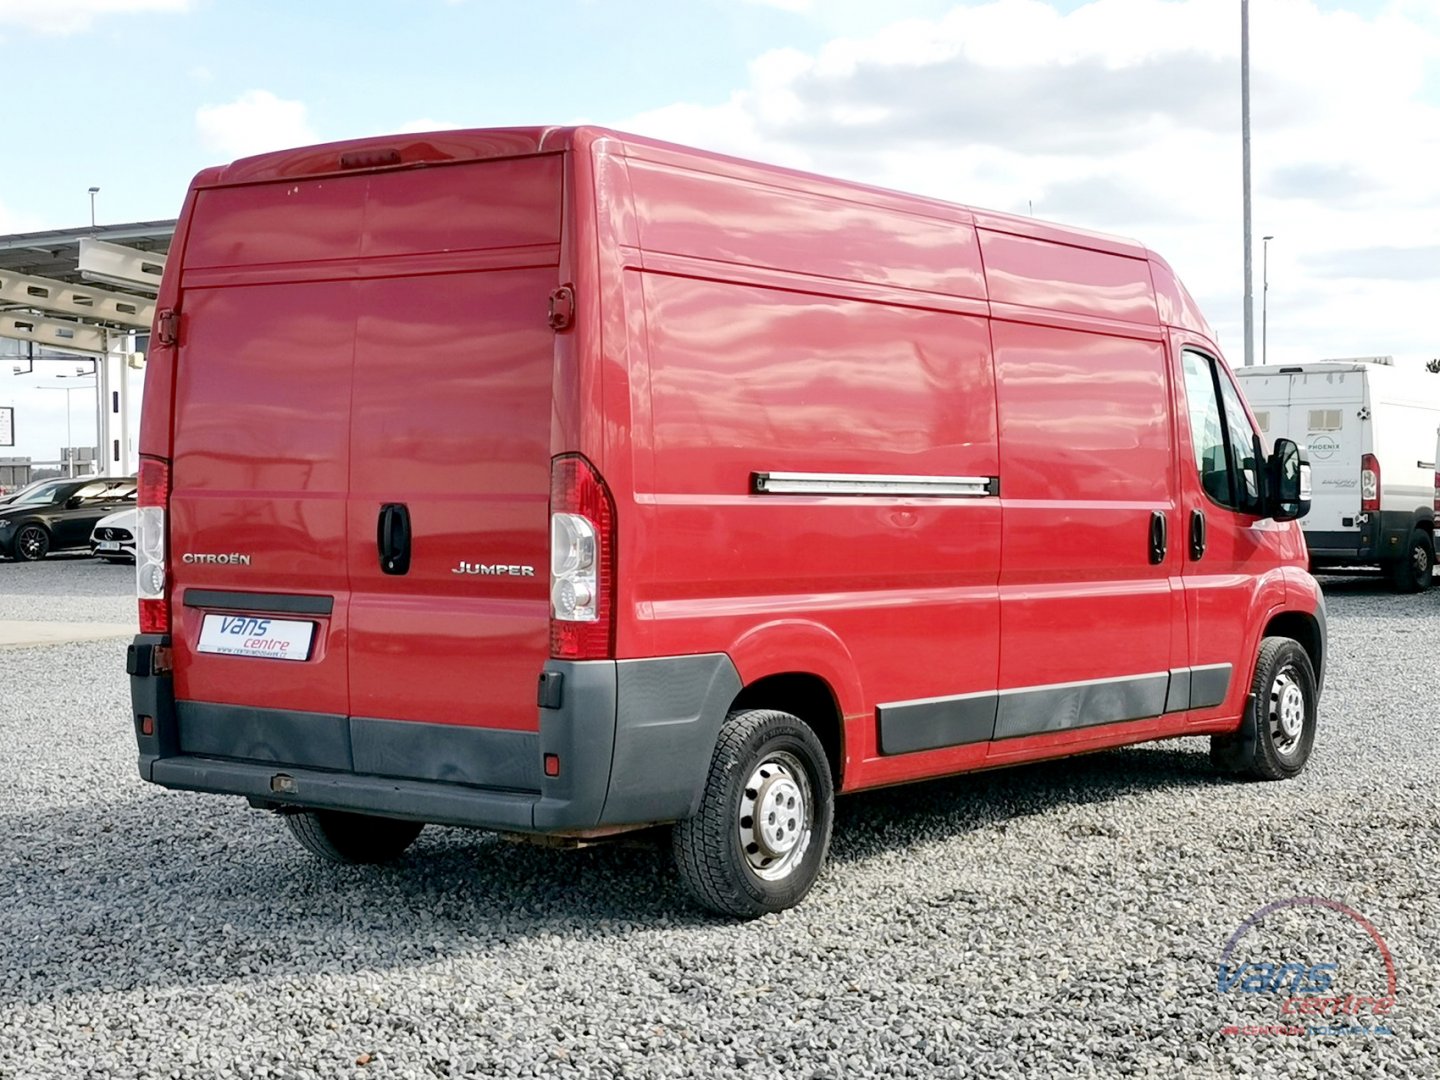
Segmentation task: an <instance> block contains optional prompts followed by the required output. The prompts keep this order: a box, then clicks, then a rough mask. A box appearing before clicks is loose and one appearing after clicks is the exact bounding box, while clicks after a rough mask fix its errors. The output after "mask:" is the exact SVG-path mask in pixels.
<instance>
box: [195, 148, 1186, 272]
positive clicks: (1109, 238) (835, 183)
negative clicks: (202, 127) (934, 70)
mask: <svg viewBox="0 0 1440 1080" xmlns="http://www.w3.org/2000/svg"><path fill="white" fill-rule="evenodd" d="M596 143H607V144H609V148H610V149H611V150H612V151H613V152H616V153H619V154H621V155H623V156H625V157H647V156H650V155H653V154H660V155H669V154H680V155H683V156H685V157H686V158H689V159H691V160H692V161H703V162H709V163H710V164H712V165H713V166H715V167H716V169H715V171H717V172H722V173H727V174H736V173H745V172H751V171H754V170H760V171H762V172H763V174H764V177H765V178H767V179H768V180H769V181H770V182H771V183H773V182H774V181H775V179H776V178H777V177H790V178H792V179H794V180H795V181H797V182H798V183H799V184H800V185H801V186H803V187H806V188H813V187H814V186H816V185H823V186H827V187H832V188H833V187H841V188H844V189H848V190H850V191H854V192H865V193H868V194H870V195H873V196H877V197H879V198H881V199H882V200H886V201H888V200H893V199H903V200H904V201H905V203H906V205H907V207H908V208H909V209H910V210H911V211H912V212H913V211H915V210H917V209H920V208H921V207H924V208H928V209H929V210H931V211H933V212H934V213H935V214H936V216H939V217H945V218H952V219H954V220H957V221H964V222H966V223H973V224H975V225H977V226H980V227H981V228H988V229H994V230H997V231H1000V232H1007V233H1013V234H1015V235H1019V236H1028V237H1032V238H1035V239H1039V240H1049V241H1052V242H1055V243H1062V244H1072V245H1075V246H1080V247H1087V248H1092V249H1095V250H1099V251H1108V252H1111V253H1113V254H1117V255H1128V256H1130V257H1132V258H1138V259H1152V260H1153V261H1156V262H1158V263H1159V264H1160V265H1161V266H1164V267H1165V268H1166V269H1167V270H1168V269H1169V267H1168V264H1166V263H1165V261H1164V260H1163V259H1159V258H1158V257H1157V256H1155V255H1154V253H1153V252H1151V251H1150V250H1149V249H1148V248H1146V247H1145V246H1144V245H1143V244H1140V243H1139V242H1137V241H1135V240H1130V239H1126V238H1124V237H1119V236H1113V235H1110V234H1108V233H1100V232H1092V231H1090V230H1088V229H1080V228H1075V227H1073V226H1069V225H1061V224H1058V223H1055V222H1047V221H1041V220H1038V219H1036V218H1032V217H1026V216H1023V215H1019V214H1009V213H1004V212H1002V211H996V210H982V209H977V208H974V207H970V206H967V205H964V204H961V203H954V202H948V201H945V200H943V199H935V198H931V197H928V196H923V195H915V194H912V193H909V192H901V191H896V190H894V189H891V188H882V187H877V186H874V185H870V184H862V183H858V182H855V181H850V180H841V179H837V178H835V177H827V176H821V175H819V174H817V173H809V172H805V171H803V170H799V169H791V168H787V167H784V166H780V165H769V164H764V163H760V162H755V161H750V160H746V159H744V158H737V157H731V156H729V155H726V154H718V153H714V152H712V151H708V150H699V149H695V148H693V147H688V146H680V145H678V144H675V143H668V142H663V141H661V140H659V139H649V138H645V137H644V136H640V135H630V134H627V133H625V132H620V131H613V130H611V129H608V128H601V127H592V126H581V127H539V126H537V127H512V128H478V129H470V130H457V131H432V132H422V133H410V134H397V135H382V136H372V137H368V138H363V139H351V140H347V141H344V142H333V143H322V144H318V145H315V146H306V147H299V148H296V149H290V150H278V151H272V152H270V153H265V154H259V155H256V156H254V157H247V158H240V159H239V160H237V161H235V162H232V163H231V164H229V165H222V166H217V167H214V168H210V169H206V170H204V171H202V172H201V173H200V174H199V175H197V176H196V178H195V180H194V183H193V185H192V186H193V187H217V186H229V185H232V184H253V183H264V182H267V181H274V180H286V179H294V178H298V177H311V176H321V175H327V174H337V173H346V172H351V171H360V170H364V169H393V168H397V167H404V166H407V165H412V166H421V165H426V164H440V163H444V162H452V161H454V162H458V161H467V160H468V161H480V160H485V159H487V158H498V157H516V156H524V155H527V154H544V153H558V152H562V151H566V150H573V149H588V148H590V147H593V146H594V145H595V144H596Z"/></svg>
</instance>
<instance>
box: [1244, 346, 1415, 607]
mask: <svg viewBox="0 0 1440 1080" xmlns="http://www.w3.org/2000/svg"><path fill="white" fill-rule="evenodd" d="M1235 376H1236V378H1237V379H1238V381H1239V383H1240V390H1241V392H1242V393H1244V395H1245V397H1246V399H1247V400H1248V401H1249V403H1250V408H1251V410H1252V411H1253V412H1254V413H1255V420H1256V422H1257V423H1258V424H1259V426H1260V430H1261V431H1262V432H1264V433H1265V436H1266V438H1267V439H1269V440H1271V441H1272V442H1273V441H1274V440H1275V439H1276V438H1281V437H1283V438H1287V439H1293V440H1295V441H1296V442H1297V443H1299V444H1300V445H1301V446H1302V447H1303V448H1304V450H1305V454H1306V456H1307V457H1308V458H1309V461H1310V475H1311V489H1312V491H1313V493H1314V494H1313V496H1312V499H1311V503H1310V513H1309V515H1308V516H1307V517H1306V518H1304V519H1303V520H1302V521H1301V522H1300V524H1301V526H1302V527H1303V528H1304V530H1305V540H1306V543H1307V544H1308V545H1309V547H1310V565H1311V569H1312V570H1323V569H1325V568H1327V567H1335V566H1378V567H1380V568H1381V569H1382V570H1384V571H1385V573H1386V576H1387V577H1388V578H1389V580H1390V584H1391V586H1392V587H1393V588H1394V589H1395V590H1396V591H1397V592H1419V591H1421V590H1423V589H1428V588H1430V585H1431V582H1432V580H1433V570H1434V564H1435V492H1436V486H1435V484H1436V480H1435V454H1436V430H1437V427H1440V375H1433V374H1429V373H1428V372H1426V371H1423V370H1416V371H1409V370H1406V369H1403V368H1397V367H1395V366H1394V362H1393V360H1392V359H1391V358H1390V357H1381V356H1377V357H1360V358H1355V359H1347V360H1324V361H1319V362H1316V363H1308V364H1294V365H1285V366H1280V365H1268V366H1261V367H1248V368H1237V369H1236V371H1235Z"/></svg>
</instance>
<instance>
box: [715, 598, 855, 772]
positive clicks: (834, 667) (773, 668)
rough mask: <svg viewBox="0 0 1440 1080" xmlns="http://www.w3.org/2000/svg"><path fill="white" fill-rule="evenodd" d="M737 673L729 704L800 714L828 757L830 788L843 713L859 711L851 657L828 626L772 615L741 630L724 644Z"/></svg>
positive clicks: (838, 768)
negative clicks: (738, 685)
mask: <svg viewBox="0 0 1440 1080" xmlns="http://www.w3.org/2000/svg"><path fill="white" fill-rule="evenodd" d="M726 651H727V654H728V655H729V657H730V659H731V662H732V663H734V665H735V670H736V672H737V674H739V676H740V683H741V691H740V693H739V694H738V695H737V696H736V698H735V703H734V704H733V705H732V706H731V708H732V710H733V709H736V708H770V709H780V710H781V711H783V712H788V713H791V714H792V715H794V716H797V717H799V718H800V719H801V720H804V721H805V723H806V724H808V725H809V726H810V728H811V730H813V731H814V732H815V734H816V735H817V736H818V737H819V739H820V744H821V745H822V746H823V747H824V748H825V754H826V756H827V757H828V758H829V759H830V768H831V776H832V778H833V779H834V781H835V789H836V790H837V791H839V790H842V789H843V787H844V779H845V771H846V770H845V718H846V717H847V716H856V715H859V714H861V713H863V712H864V697H863V693H862V691H861V686H860V677H859V674H858V672H857V671H856V667H855V661H854V658H853V657H852V656H851V655H850V650H849V648H848V647H846V645H845V642H844V641H843V640H842V639H841V638H840V635H839V634H837V633H836V632H835V631H834V630H832V629H831V628H830V627H828V626H825V625H823V624H821V623H818V622H815V621H813V620H809V619H777V620H775V621H773V622H768V623H764V624H762V625H760V626H756V627H753V628H751V629H750V630H748V631H746V633H745V634H744V635H742V636H741V637H740V638H739V639H738V640H736V641H735V643H734V644H733V645H732V646H731V647H730V648H729V649H728V650H726Z"/></svg>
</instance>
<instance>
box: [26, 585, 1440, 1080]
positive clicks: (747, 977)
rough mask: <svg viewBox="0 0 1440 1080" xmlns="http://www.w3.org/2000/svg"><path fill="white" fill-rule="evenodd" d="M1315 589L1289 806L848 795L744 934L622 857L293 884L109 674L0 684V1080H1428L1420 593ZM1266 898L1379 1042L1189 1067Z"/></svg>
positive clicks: (295, 857)
mask: <svg viewBox="0 0 1440 1080" xmlns="http://www.w3.org/2000/svg"><path fill="white" fill-rule="evenodd" d="M17 569H20V570H22V571H23V572H24V573H25V574H28V575H29V576H17V575H15V574H14V573H13V571H15V570H17ZM127 569H128V568H115V572H114V573H113V574H112V573H110V572H109V571H110V568H94V569H93V570H92V568H91V567H89V566H82V565H78V564H59V563H47V564H46V565H45V566H44V567H40V568H33V567H23V568H17V567H15V566H13V565H11V564H0V618H5V617H18V616H14V615H10V614H7V612H9V611H11V610H12V609H13V607H14V605H15V604H16V602H17V597H16V595H13V594H12V593H11V592H10V590H12V589H13V590H15V592H16V593H19V594H21V595H20V598H19V600H18V603H19V604H20V605H22V606H23V605H25V604H29V603H31V602H32V599H33V598H35V597H43V598H45V602H46V603H49V604H53V605H55V608H54V609H55V610H59V609H60V608H62V607H64V609H65V610H66V611H67V614H66V615H65V616H64V617H66V618H72V617H75V616H74V615H72V614H69V613H68V612H69V611H70V608H69V606H68V605H69V603H70V598H69V597H67V596H66V595H63V594H64V593H65V592H66V591H67V590H68V591H69V592H70V593H72V594H73V593H74V592H76V591H78V590H81V589H85V590H88V591H91V592H94V593H95V594H96V595H97V596H99V599H98V600H97V601H86V602H87V603H94V604H95V605H96V607H97V608H98V609H103V610H104V611H105V612H106V614H104V615H96V616H94V617H95V618H104V619H107V620H108V619H111V618H113V617H114V615H113V613H111V612H110V609H109V607H108V605H109V604H110V603H111V602H112V600H113V599H116V598H118V597H120V596H121V594H120V593H119V592H118V591H116V592H112V591H111V585H112V578H113V580H114V581H122V580H123V581H124V582H125V587H126V589H128V584H129V579H128V577H126V576H125V575H126V571H127ZM97 570H98V571H104V572H96V571H97ZM76 571H78V573H76ZM1326 586H1327V591H1328V592H1329V594H1330V608H1331V647H1332V657H1333V659H1332V665H1331V668H1330V674H1329V681H1328V686H1327V688H1326V693H1325V698H1324V702H1323V708H1322V726H1321V732H1320V737H1319V741H1318V744H1317V749H1316V754H1315V757H1314V758H1313V759H1312V761H1311V764H1310V767H1309V769H1308V770H1307V771H1306V773H1305V774H1304V775H1303V776H1302V777H1301V778H1300V779H1298V780H1297V781H1294V782H1291V783H1286V784H1245V783H1234V782H1229V781H1225V780H1222V779H1219V778H1217V777H1216V776H1214V775H1213V774H1212V773H1211V771H1210V769H1209V765H1208V761H1207V757H1206V753H1205V744H1204V743H1203V742H1201V741H1200V740H1193V739H1191V740H1180V741H1174V742H1169V743H1164V744H1159V745H1154V746H1148V747H1142V748H1137V749H1131V750H1124V751H1116V752H1110V753H1103V754H1096V755H1093V756H1090V757H1086V758H1081V759H1075V760H1071V761H1063V762H1056V763H1051V764H1045V765H1039V766H1032V767H1024V768H1019V769H1011V770H1006V771H1001V772H995V773H989V774H984V775H978V776H970V777H963V778H959V779H955V780H948V781H943V782H939V783H932V784H926V785H922V786H917V787H910V788H902V789H896V790H893V791H888V792H879V793H872V794H867V795H860V796H855V797H851V798H848V799H845V800H842V801H841V803H840V805H839V809H838V814H837V822H836V833H835V843H834V848H833V853H832V861H831V864H830V868H829V870H828V872H827V873H826V875H825V876H824V877H823V878H822V880H821V882H820V884H819V885H818V886H817V887H816V889H815V891H814V892H813V893H812V894H811V896H810V898H809V899H808V900H807V901H806V902H805V903H804V904H803V905H802V906H801V907H800V908H799V909H796V910H793V911H789V912H785V913H782V914H780V915H776V916H769V917H766V918H763V919H760V920H757V921H755V922H753V923H748V924H736V923H731V922H726V921H723V920H720V919H716V918H711V917H709V916H707V915H704V914H702V913H699V912H697V911H696V910H695V909H694V908H692V907H691V906H690V904H689V903H688V901H687V900H686V898H685V896H684V894H683V893H682V891H681V888H680V885H679V883H678V881H677V880H676V877H675V874H674V871H673V870H672V868H671V867H670V865H669V863H668V858H667V855H666V852H665V851H664V849H663V848H662V847H661V846H659V844H658V843H656V844H651V845H648V846H647V845H644V844H640V845H638V846H634V847H608V848H596V849H588V850H584V851H579V852H555V851H546V850H542V849H539V848H532V847H528V846H517V845H512V844H509V843H506V842H503V841H501V840H498V839H496V838H493V837H490V836H488V835H485V834H478V833H471V832H465V831H462V830H450V829H433V828H432V829H429V830H427V831H426V833H425V834H424V835H423V836H422V837H421V839H420V841H419V843H417V845H416V846H415V847H414V848H413V849H412V850H411V852H410V854H409V855H408V856H407V858H406V859H405V860H404V861H403V862H401V863H399V864H397V865H396V866H394V867H389V868H383V869H349V868H334V867H329V866H325V865H322V864H319V863H317V862H316V861H314V860H313V859H311V858H310V857H308V856H307V855H305V854H304V853H303V852H302V851H301V850H300V848H299V847H298V846H297V845H296V844H294V843H293V842H292V841H291V840H290V839H289V837H288V835H286V833H285V830H284V828H283V825H281V823H280V822H279V821H277V820H275V819H274V818H271V817H269V816H268V815H265V814H261V813H259V812H256V811H252V810H250V809H248V808H247V807H246V806H245V805H244V803H243V802H241V801H239V800H234V799H228V798H220V797H211V796H203V795H193V794H183V793H172V792H165V791H162V790H160V789H158V788H154V787H151V786H149V785H145V784H142V783H141V782H140V781H139V779H138V778H137V777H136V775H135V772H134V765H133V743H132V742H131V738H130V734H129V728H128V725H127V723H126V721H125V716H126V713H127V701H126V692H127V691H126V686H125V677H124V658H123V644H122V643H95V644H83V645H68V646H55V647H49V648H45V649H23V650H10V651H5V652H0V766H3V771H0V775H3V777H4V778H5V779H6V780H7V781H8V783H7V784H6V785H5V787H4V788H3V789H0V1077H4V1078H7V1080H8V1078H12V1077H13V1078H25V1080H30V1078H49V1077H57V1078H58V1077H64V1078H67V1080H68V1078H76V1077H155V1078H161V1077H215V1076H227V1077H458V1076H497V1077H519V1076H534V1075H547V1076H548V1075H554V1076H575V1077H582V1076H588V1077H611V1076H627V1077H630V1076H633V1077H673V1076H692V1075H694V1076H724V1077H729V1076H755V1077H771V1076H786V1077H837V1078H838V1077H847V1078H848V1077H861V1076H924V1077H991V1076H993V1077H1015V1076H1026V1075H1028V1076H1044V1077H1053V1076H1058V1075H1069V1076H1073V1077H1084V1076H1231V1075H1257V1076H1259V1075H1266V1076H1272V1075H1273V1076H1297V1077H1322V1076H1324V1077H1328V1076H1348V1075H1356V1076H1359V1075H1365V1076H1380V1075H1385V1076H1414V1077H1422V1076H1423V1077H1428V1076H1434V1075H1436V1074H1437V1072H1440V1045H1437V1035H1436V1032H1437V1031H1440V1023H1437V1021H1440V968H1437V961H1436V945H1437V943H1440V898H1437V887H1436V886H1437V877H1440V870H1437V856H1440V827H1437V824H1436V821H1437V810H1440V799H1437V795H1436V786H1435V777H1436V774H1437V771H1440V770H1437V766H1440V750H1437V745H1440V744H1437V740H1436V737H1435V732H1436V726H1437V720H1436V715H1435V709H1434V706H1433V693H1432V691H1431V689H1430V687H1431V685H1432V675H1431V673H1432V672H1434V671H1435V670H1437V669H1440V591H1437V592H1436V593H1432V594H1429V595H1427V596H1424V597H1419V598H1403V597H1394V596H1391V595H1389V594H1388V593H1386V592H1384V591H1383V590H1382V588H1381V587H1380V586H1379V585H1378V584H1376V583H1374V582H1372V581H1367V580H1363V579H1339V578H1331V579H1327V580H1326ZM127 602H128V598H127ZM36 617H38V616H36ZM1303 895H1314V896H1320V897H1325V898H1328V899H1331V900H1334V901H1339V902H1341V903H1344V904H1346V905H1348V906H1349V907H1350V908H1353V909H1354V910H1356V911H1358V912H1360V913H1361V914H1363V915H1364V916H1366V917H1367V918H1368V919H1369V920H1370V921H1371V922H1372V923H1373V924H1374V926H1375V927H1376V929H1377V930H1378V932H1379V933H1381V934H1382V935H1383V937H1384V939H1385V940H1386V941H1387V942H1388V945H1389V947H1390V949H1391V951H1392V953H1393V955H1394V960H1395V964H1396V966H1397V968H1398V973H1399V1000H1398V1004H1397V1006H1396V1008H1395V1010H1394V1012H1393V1014H1392V1016H1391V1018H1390V1026H1391V1028H1392V1030H1393V1034H1392V1035H1391V1036H1389V1037H1371V1036H1308V1035H1307V1036H1302V1037H1299V1038H1273V1037H1272V1038H1253V1037H1244V1036H1226V1035H1223V1034H1221V1033H1220V1028H1221V1026H1222V1025H1223V1024H1227V1023H1235V1022H1237V1020H1238V1021H1240V1022H1267V1023H1268V1022H1273V1018H1274V1017H1275V1015H1276V1013H1277V999H1276V998H1274V997H1273V996H1269V995H1248V996H1247V995H1234V994H1232V995H1227V996H1225V997H1221V996H1220V995H1218V994H1217V993H1216V963H1217V961H1218V960H1219V957H1220V953H1221V950H1222V948H1223V947H1224V944H1225V942H1226V939H1227V938H1228V937H1229V936H1230V935H1231V934H1232V932H1233V931H1234V930H1235V929H1236V927H1237V926H1238V925H1239V924H1240V923H1241V921H1242V920H1243V919H1244V918H1245V917H1246V916H1248V915H1249V914H1250V913H1251V912H1253V911H1255V910H1256V909H1258V908H1260V907H1262V906H1264V905H1266V904H1268V903H1270V902H1271V901H1274V900H1278V899H1282V898H1287V897H1294V896H1303ZM1327 918H1328V919H1329V921H1328V922H1327V921H1326V919H1327ZM1306 920H1309V922H1308V923H1307V922H1306ZM1266 935H1270V938H1269V940H1273V941H1281V940H1293V939H1294V938H1295V936H1296V935H1302V936H1304V937H1305V938H1307V939H1308V944H1309V946H1310V948H1311V955H1310V956H1309V959H1310V960H1311V962H1314V961H1315V960H1316V959H1325V958H1336V959H1339V960H1340V961H1341V962H1342V964H1343V966H1342V968H1341V970H1342V971H1345V972H1354V971H1356V970H1365V969H1364V964H1365V963H1366V962H1367V956H1366V954H1367V950H1368V962H1369V965H1370V968H1369V970H1371V971H1372V972H1373V971H1378V969H1379V962H1378V960H1376V959H1375V951H1374V950H1373V949H1371V947H1370V945H1369V943H1368V940H1367V939H1365V938H1363V936H1361V935H1360V934H1359V931H1358V930H1357V928H1356V927H1355V924H1354V923H1352V922H1350V921H1349V920H1347V919H1345V918H1344V917H1343V916H1336V915H1335V914H1334V913H1333V912H1331V913H1328V914H1327V913H1325V912H1319V913H1317V912H1314V911H1310V912H1288V913H1281V914H1277V915H1276V916H1273V917H1272V919H1271V920H1267V922H1266V923H1265V924H1264V926H1263V927H1259V928H1257V929H1256V930H1255V931H1252V933H1251V935H1250V936H1249V937H1247V938H1246V939H1245V942H1246V943H1248V944H1249V945H1253V946H1255V947H1256V949H1255V950H1252V952H1251V953H1250V954H1249V955H1247V956H1245V957H1244V958H1245V959H1264V958H1273V957H1268V954H1267V953H1266V952H1265V949H1264V948H1263V947H1262V946H1263V945H1264V944H1265V940H1266ZM1287 935H1288V937H1287ZM1245 947H1246V945H1245V943H1242V946H1241V949H1242V951H1243V949H1244V948H1245ZM1327 949H1329V952H1327V951H1326V950H1327ZM1256 950H1258V951H1256ZM1272 952H1275V953H1281V954H1283V953H1284V950H1283V949H1282V948H1278V947H1277V948H1276V949H1274V950H1272ZM1238 957H1239V953H1237V958H1238ZM1282 958H1289V957H1283V956H1282ZM1375 985H1376V982H1375V980H1374V979H1371V980H1370V981H1369V982H1368V983H1366V984H1365V985H1364V986H1361V985H1355V984H1354V980H1353V979H1352V982H1351V984H1350V985H1345V986H1341V985H1339V984H1338V983H1337V985H1336V987H1335V989H1336V990H1337V991H1351V992H1355V993H1370V992H1373V989H1374V988H1375ZM1239 998H1246V999H1247V1000H1249V1001H1250V1003H1251V1006H1254V1007H1252V1008H1250V1009H1249V1011H1248V1012H1246V1011H1245V1010H1244V1009H1243V1008H1241V1005H1242V1004H1243V1002H1239V1001H1238V999H1239ZM1260 1006H1263V1007H1260Z"/></svg>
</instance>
